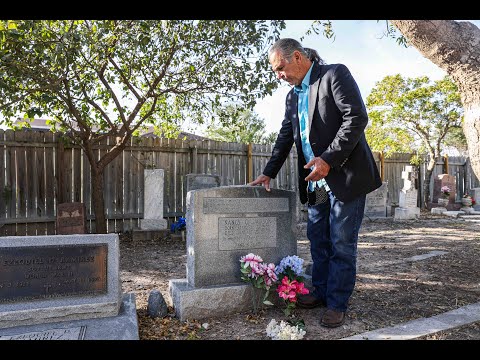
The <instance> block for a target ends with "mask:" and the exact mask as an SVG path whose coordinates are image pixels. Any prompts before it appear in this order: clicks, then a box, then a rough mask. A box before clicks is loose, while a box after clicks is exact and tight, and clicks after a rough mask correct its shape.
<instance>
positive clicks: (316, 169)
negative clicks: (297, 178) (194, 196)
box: [304, 156, 330, 181]
mask: <svg viewBox="0 0 480 360" xmlns="http://www.w3.org/2000/svg"><path fill="white" fill-rule="evenodd" d="M312 166H313V170H312V172H311V173H310V174H309V175H308V176H307V177H306V178H305V181H318V180H320V179H323V178H324V177H325V176H327V175H328V172H329V171H330V165H328V164H327V163H326V162H325V160H323V159H322V158H321V157H320V156H318V157H314V158H313V159H312V160H310V161H309V162H308V163H307V164H306V165H305V166H304V168H305V169H310V168H311V167H312Z"/></svg>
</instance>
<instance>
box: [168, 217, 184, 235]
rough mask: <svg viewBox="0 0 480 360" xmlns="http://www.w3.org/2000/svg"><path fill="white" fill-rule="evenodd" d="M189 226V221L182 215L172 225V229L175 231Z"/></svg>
mask: <svg viewBox="0 0 480 360" xmlns="http://www.w3.org/2000/svg"><path fill="white" fill-rule="evenodd" d="M186 227H187V222H186V220H185V218H184V217H180V218H179V219H178V221H177V222H174V223H172V225H170V231H171V232H172V233H175V232H177V231H181V230H185V229H186Z"/></svg>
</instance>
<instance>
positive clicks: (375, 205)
mask: <svg viewBox="0 0 480 360" xmlns="http://www.w3.org/2000/svg"><path fill="white" fill-rule="evenodd" d="M387 196H388V182H386V181H385V182H383V184H382V185H381V186H380V187H379V188H378V189H376V190H374V191H372V192H370V193H368V194H367V197H366V199H365V215H366V216H368V217H370V218H378V217H386V216H387Z"/></svg>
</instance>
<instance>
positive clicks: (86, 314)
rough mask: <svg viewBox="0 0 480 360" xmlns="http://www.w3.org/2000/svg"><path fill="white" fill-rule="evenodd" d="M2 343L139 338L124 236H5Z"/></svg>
mask: <svg viewBox="0 0 480 360" xmlns="http://www.w3.org/2000/svg"><path fill="white" fill-rule="evenodd" d="M0 339H138V326H137V317H136V309H135V297H134V295H133V294H126V295H122V292H121V283H120V277H119V240H118V235H117V234H85V235H53V236H52V235H43V236H6V237H2V241H0Z"/></svg>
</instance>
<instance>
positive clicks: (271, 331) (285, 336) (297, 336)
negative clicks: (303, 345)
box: [266, 319, 306, 340]
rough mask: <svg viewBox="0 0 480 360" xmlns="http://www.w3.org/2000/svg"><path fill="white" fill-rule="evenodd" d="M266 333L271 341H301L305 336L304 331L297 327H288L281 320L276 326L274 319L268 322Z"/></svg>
mask: <svg viewBox="0 0 480 360" xmlns="http://www.w3.org/2000/svg"><path fill="white" fill-rule="evenodd" d="M266 332H267V335H268V336H269V337H271V338H272V340H301V339H303V336H304V335H305V334H306V332H305V330H303V329H300V328H299V327H298V326H292V325H289V324H287V323H286V322H285V321H283V320H282V321H280V324H278V323H277V321H276V320H275V319H272V320H271V321H270V322H269V324H268V325H267V329H266Z"/></svg>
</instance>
